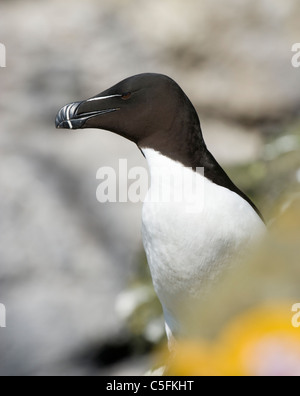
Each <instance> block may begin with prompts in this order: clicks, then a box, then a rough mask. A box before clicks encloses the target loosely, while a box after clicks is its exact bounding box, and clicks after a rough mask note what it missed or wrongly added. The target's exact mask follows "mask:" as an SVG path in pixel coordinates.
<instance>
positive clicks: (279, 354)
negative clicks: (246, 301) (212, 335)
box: [168, 303, 300, 376]
mask: <svg viewBox="0 0 300 396" xmlns="http://www.w3.org/2000/svg"><path fill="white" fill-rule="evenodd" d="M292 305H293V303H279V304H275V303H273V304H270V305H264V306H261V307H258V308H255V309H253V310H250V311H248V312H246V313H244V314H242V315H240V316H238V317H237V318H236V319H234V320H233V321H232V322H231V323H229V324H228V325H227V326H226V328H225V329H224V330H223V331H222V332H221V334H220V336H219V338H218V340H216V341H215V342H207V341H203V340H202V341H199V340H196V341H184V342H181V343H179V344H178V347H177V349H176V353H175V354H174V356H173V357H172V359H171V360H170V362H169V365H168V373H169V374H171V375H197V376H218V375H222V376H284V375H286V376H291V375H295V376H298V375H300V329H299V328H298V329H297V328H294V327H293V326H292V317H293V313H292V311H291V307H292Z"/></svg>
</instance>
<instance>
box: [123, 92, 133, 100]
mask: <svg viewBox="0 0 300 396" xmlns="http://www.w3.org/2000/svg"><path fill="white" fill-rule="evenodd" d="M130 97H131V92H127V93H125V94H123V95H122V99H123V100H128V99H130Z"/></svg>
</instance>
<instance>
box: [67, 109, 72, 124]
mask: <svg viewBox="0 0 300 396" xmlns="http://www.w3.org/2000/svg"><path fill="white" fill-rule="evenodd" d="M71 107H72V105H70V106H68V109H67V121H68V124H69V127H70V129H73V125H72V122H71V121H70V110H71Z"/></svg>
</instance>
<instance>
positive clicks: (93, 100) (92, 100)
mask: <svg viewBox="0 0 300 396" xmlns="http://www.w3.org/2000/svg"><path fill="white" fill-rule="evenodd" d="M120 96H122V95H110V96H101V97H99V98H92V99H89V100H87V102H95V101H96V100H104V99H110V98H116V97H120Z"/></svg>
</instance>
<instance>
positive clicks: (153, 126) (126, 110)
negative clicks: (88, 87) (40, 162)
mask: <svg viewBox="0 0 300 396" xmlns="http://www.w3.org/2000/svg"><path fill="white" fill-rule="evenodd" d="M189 123H196V124H197V123H198V124H199V120H198V116H197V114H196V111H195V110H194V108H193V106H192V104H191V102H190V101H189V99H188V98H187V96H186V95H185V94H184V92H183V91H182V89H181V88H180V87H179V86H178V84H177V83H176V82H175V81H173V80H172V79H171V78H169V77H167V76H164V75H161V74H140V75H137V76H133V77H130V78H128V79H126V80H124V81H121V82H120V83H118V84H117V85H115V86H113V87H112V88H109V89H107V90H106V91H103V92H102V93H101V94H99V95H97V96H95V97H93V98H91V99H88V100H84V101H82V102H75V103H72V104H69V105H67V106H65V107H63V108H62V109H61V110H60V111H59V113H58V115H57V117H56V126H57V128H65V129H84V128H99V129H105V130H108V131H111V132H115V133H117V134H118V135H121V136H123V137H125V138H127V139H129V140H131V141H133V142H135V143H136V144H137V145H138V146H139V147H141V148H143V147H153V142H154V141H156V143H158V142H159V145H160V146H164V145H166V146H168V147H170V146H172V144H170V142H171V141H172V140H173V139H175V140H177V143H178V140H179V138H180V137H179V136H178V135H176V131H177V130H180V128H184V126H185V127H186V125H187V124H189ZM177 133H178V132H177Z"/></svg>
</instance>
